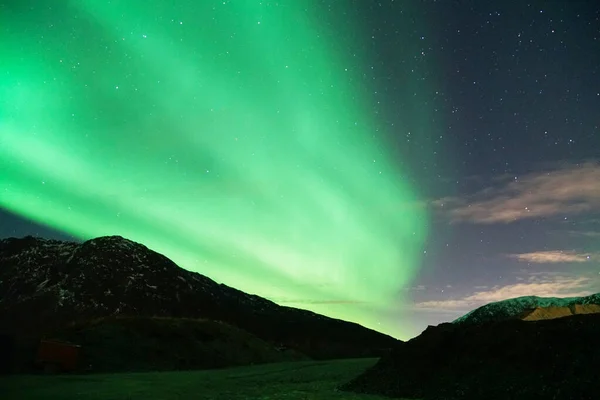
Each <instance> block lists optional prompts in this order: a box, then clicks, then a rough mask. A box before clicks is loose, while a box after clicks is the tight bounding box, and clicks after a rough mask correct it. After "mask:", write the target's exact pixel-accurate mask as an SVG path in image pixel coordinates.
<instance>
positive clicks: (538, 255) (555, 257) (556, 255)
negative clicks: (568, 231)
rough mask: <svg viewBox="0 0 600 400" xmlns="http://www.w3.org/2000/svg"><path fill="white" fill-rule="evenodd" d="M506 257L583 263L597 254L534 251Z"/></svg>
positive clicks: (546, 262)
mask: <svg viewBox="0 0 600 400" xmlns="http://www.w3.org/2000/svg"><path fill="white" fill-rule="evenodd" d="M508 257H510V258H514V259H517V260H519V261H522V262H528V263H535V264H556V263H584V262H589V261H590V260H592V259H597V258H598V256H597V255H595V254H592V253H576V252H574V251H562V250H551V251H536V252H532V253H522V254H508Z"/></svg>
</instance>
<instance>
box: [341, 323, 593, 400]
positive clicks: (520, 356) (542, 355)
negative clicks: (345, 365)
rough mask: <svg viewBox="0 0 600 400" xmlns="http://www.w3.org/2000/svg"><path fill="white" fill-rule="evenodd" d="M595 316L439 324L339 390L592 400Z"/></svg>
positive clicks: (470, 399) (467, 399) (450, 398)
mask: <svg viewBox="0 0 600 400" xmlns="http://www.w3.org/2000/svg"><path fill="white" fill-rule="evenodd" d="M599 337H600V314H584V315H574V316H570V317H568V318H556V319H549V320H539V321H530V322H527V321H523V320H520V319H504V320H498V321H488V322H482V323H480V324H453V323H445V324H441V325H438V326H436V327H431V326H430V327H428V328H427V329H426V330H425V331H424V332H423V333H422V334H421V335H419V336H418V337H416V338H414V339H411V340H409V341H408V342H404V343H399V344H398V346H396V348H395V349H394V350H393V351H392V352H391V353H390V354H388V355H387V356H384V357H382V358H381V359H380V361H379V362H378V363H377V364H376V365H375V366H373V367H372V368H371V369H369V370H367V371H366V372H365V373H363V374H362V375H360V376H358V377H357V378H355V379H353V380H352V381H350V382H349V383H347V384H345V385H343V386H342V387H341V389H342V390H345V391H352V392H358V393H368V394H375V395H384V396H388V397H394V398H406V399H408V398H419V399H426V400H428V399H431V400H433V399H445V400H455V399H456V400H458V399H462V400H480V399H487V400H506V399H511V400H547V399H553V400H592V399H597V398H598V393H599V392H600V381H599V380H598V360H600V346H599V345H598V338H599Z"/></svg>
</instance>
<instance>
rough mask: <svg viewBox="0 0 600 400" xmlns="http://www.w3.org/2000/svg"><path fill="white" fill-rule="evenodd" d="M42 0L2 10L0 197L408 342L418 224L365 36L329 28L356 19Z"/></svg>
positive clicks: (421, 235) (70, 228)
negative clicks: (376, 106) (387, 135)
mask: <svg viewBox="0 0 600 400" xmlns="http://www.w3.org/2000/svg"><path fill="white" fill-rule="evenodd" d="M40 3H41V2H37V3H36V5H35V7H32V8H29V7H28V5H27V4H24V5H22V6H17V5H15V6H13V7H7V8H5V9H4V10H3V13H4V15H3V17H4V18H3V20H2V23H3V24H8V25H7V26H8V27H7V28H4V31H3V36H4V38H5V39H6V40H3V42H2V54H3V57H2V61H0V63H1V64H0V65H1V67H2V74H3V75H2V78H1V79H2V86H1V88H2V92H1V95H0V96H1V98H2V99H3V106H2V109H3V110H4V111H3V115H2V118H1V120H0V144H1V145H0V168H1V171H2V174H1V175H0V185H1V187H2V189H3V190H2V195H1V197H0V206H1V207H3V208H5V209H6V210H9V211H11V212H13V213H15V214H18V215H21V216H23V217H26V218H29V219H31V220H34V221H36V222H38V223H40V224H43V225H47V226H50V227H53V228H55V229H58V230H61V231H63V232H67V233H69V234H71V235H74V236H75V237H78V238H82V239H86V238H90V237H96V236H101V235H113V234H118V235H121V236H124V237H127V238H129V239H132V240H135V241H139V242H141V243H144V244H145V245H147V246H148V247H150V248H152V249H154V250H156V251H158V252H161V253H163V254H165V255H167V256H168V257H170V258H171V259H173V260H174V261H175V262H177V263H178V264H179V265H180V266H182V267H184V268H186V269H189V270H192V271H197V272H200V273H202V274H204V275H207V276H209V277H211V278H213V279H215V280H217V281H219V282H223V283H226V284H228V285H230V286H234V287H236V288H239V289H241V290H244V291H246V292H249V293H256V294H259V295H261V296H264V297H267V298H270V299H273V300H274V301H276V302H278V303H280V304H288V305H292V306H298V307H302V308H307V309H310V310H313V311H315V312H319V313H322V314H325V315H329V316H333V317H338V318H342V319H347V320H352V321H356V322H359V323H361V324H363V325H366V326H369V327H373V328H375V329H379V330H382V331H386V332H388V333H391V334H393V335H396V336H402V335H403V331H402V330H403V329H405V328H403V326H404V327H405V326H406V325H405V324H402V323H400V322H399V321H398V319H397V318H396V316H395V315H394V316H391V315H390V304H393V303H396V304H398V303H399V302H402V297H403V294H402V291H401V288H402V287H405V286H407V285H411V282H412V280H413V279H414V277H415V275H416V273H417V272H418V267H419V263H420V255H421V254H422V253H423V246H424V243H425V240H426V236H427V229H428V217H427V214H426V211H425V209H424V208H423V207H419V201H420V198H419V196H418V194H417V192H416V191H415V190H414V188H413V187H411V184H410V182H409V180H408V179H406V177H405V176H403V173H405V171H403V170H402V169H401V168H400V167H399V163H397V162H395V160H394V159H393V158H392V154H391V152H390V151H389V145H388V144H387V143H386V142H385V140H384V139H383V138H382V136H381V135H378V134H377V131H378V130H379V129H380V128H379V127H378V121H377V120H376V119H375V118H374V116H373V115H372V113H370V112H368V111H369V109H370V107H371V103H372V102H374V101H375V100H374V99H373V98H371V96H370V94H369V93H371V91H372V90H373V89H372V88H369V87H365V85H364V84H362V83H361V82H363V81H362V80H361V79H360V74H361V73H362V71H361V69H362V68H363V67H364V68H366V60H365V58H366V57H367V55H365V54H360V53H359V52H358V51H355V52H354V53H352V54H351V53H349V52H348V51H347V50H348V49H350V48H353V47H355V48H359V47H360V46H359V43H353V41H357V40H359V39H357V38H356V36H358V35H351V34H348V35H344V36H343V35H339V36H336V37H335V40H333V39H332V36H331V32H328V30H331V29H338V30H341V29H347V30H348V32H350V31H352V30H354V29H357V30H359V29H362V28H361V27H360V25H359V23H358V22H355V23H353V24H348V22H346V24H345V25H344V24H342V23H339V22H340V21H337V24H336V18H335V17H334V16H335V15H336V13H335V11H333V12H330V14H329V15H330V19H332V20H331V21H329V22H328V23H327V24H326V23H325V18H324V17H318V15H319V13H321V12H322V11H323V9H322V5H320V4H319V2H308V1H303V2H299V1H296V0H288V1H278V2H275V1H272V2H270V1H264V2H259V1H231V2H227V1H226V2H224V1H208V0H206V1H200V2H178V3H180V4H177V5H171V4H170V3H169V2H162V1H153V2H142V1H128V2H126V3H122V4H119V3H117V2H108V1H101V2H98V1H91V0H90V1H73V2H70V3H69V4H68V6H64V5H63V6H60V5H58V6H57V5H54V6H52V7H50V5H49V4H50V2H48V3H47V4H45V5H40ZM32 4H33V3H32ZM125 4H126V5H125ZM149 4H152V6H150V5H149ZM61 7H64V8H61ZM338 8H339V6H338ZM342 8H343V6H342ZM330 11H331V9H330ZM349 25H351V26H349ZM344 27H345V28H344ZM338 33H342V32H338ZM361 60H363V63H364V66H363V67H360V64H361ZM409 83H410V82H409ZM423 115H425V113H423ZM407 118H410V122H411V123H413V124H416V123H418V122H419V118H421V115H407ZM422 124H423V125H424V126H425V125H427V124H426V120H423V121H422Z"/></svg>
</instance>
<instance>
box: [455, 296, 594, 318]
mask: <svg viewBox="0 0 600 400" xmlns="http://www.w3.org/2000/svg"><path fill="white" fill-rule="evenodd" d="M593 313H600V293H597V294H593V295H590V296H586V297H569V298H557V297H537V296H524V297H517V298H514V299H508V300H503V301H498V302H494V303H489V304H486V305H484V306H482V307H479V308H477V309H475V310H473V311H471V312H469V313H467V314H465V315H463V316H462V317H460V318H458V319H456V320H455V321H453V323H455V324H480V323H483V322H489V321H500V320H507V319H521V320H524V321H536V320H540V319H553V318H562V317H567V316H571V315H578V314H593Z"/></svg>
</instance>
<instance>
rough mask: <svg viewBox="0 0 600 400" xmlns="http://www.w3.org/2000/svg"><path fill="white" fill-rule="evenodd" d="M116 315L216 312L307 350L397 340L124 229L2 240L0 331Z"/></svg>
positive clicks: (44, 330) (327, 355) (343, 351)
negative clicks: (201, 267)
mask: <svg viewBox="0 0 600 400" xmlns="http://www.w3.org/2000/svg"><path fill="white" fill-rule="evenodd" d="M115 316H133V317H169V318H191V319H198V318H202V319H208V320H213V321H222V322H225V323H227V324H229V325H232V326H234V327H237V328H240V329H242V330H245V331H247V332H248V333H250V334H252V335H254V336H256V337H258V338H260V339H261V340H263V341H265V342H268V343H271V344H272V345H275V346H278V347H285V348H289V349H294V350H296V351H297V352H300V353H302V354H305V355H307V356H309V357H311V358H313V359H331V358H349V357H363V356H364V357H367V356H368V357H371V356H380V355H382V354H384V353H385V352H386V351H387V350H388V349H390V348H392V347H393V346H394V345H395V344H396V343H397V342H398V341H397V340H396V339H394V338H392V337H390V336H387V335H384V334H382V333H379V332H376V331H373V330H370V329H367V328H365V327H363V326H360V325H358V324H355V323H350V322H346V321H341V320H337V319H333V318H328V317H325V316H322V315H319V314H316V313H313V312H310V311H306V310H300V309H296V308H291V307H284V306H279V305H277V304H275V303H273V302H271V301H269V300H266V299H264V298H261V297H259V296H256V295H251V294H247V293H244V292H242V291H239V290H237V289H234V288H231V287H229V286H226V285H223V284H218V283H216V282H215V281H213V280H211V279H210V278H207V277H206V276H203V275H201V274H198V273H194V272H190V271H187V270H184V269H182V268H180V267H179V266H177V265H176V264H175V263H174V262H172V261H171V260H169V259H168V258H167V257H165V256H163V255H161V254H159V253H156V252H154V251H152V250H150V249H148V248H147V247H145V246H144V245H141V244H139V243H135V242H132V241H130V240H127V239H124V238H122V237H120V236H110V237H100V238H96V239H92V240H89V241H86V242H84V243H81V244H80V243H73V242H63V241H56V240H45V239H39V238H33V237H25V238H22V239H16V238H9V239H4V240H0V331H1V332H0V333H5V334H9V335H13V336H15V335H16V336H23V335H27V334H29V333H31V332H36V333H37V334H38V335H39V336H42V335H46V336H47V335H51V334H52V333H53V332H57V331H60V330H61V329H63V330H64V329H65V327H68V326H69V325H74V324H75V325H76V324H81V323H85V322H86V321H89V320H92V319H96V318H106V317H115Z"/></svg>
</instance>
